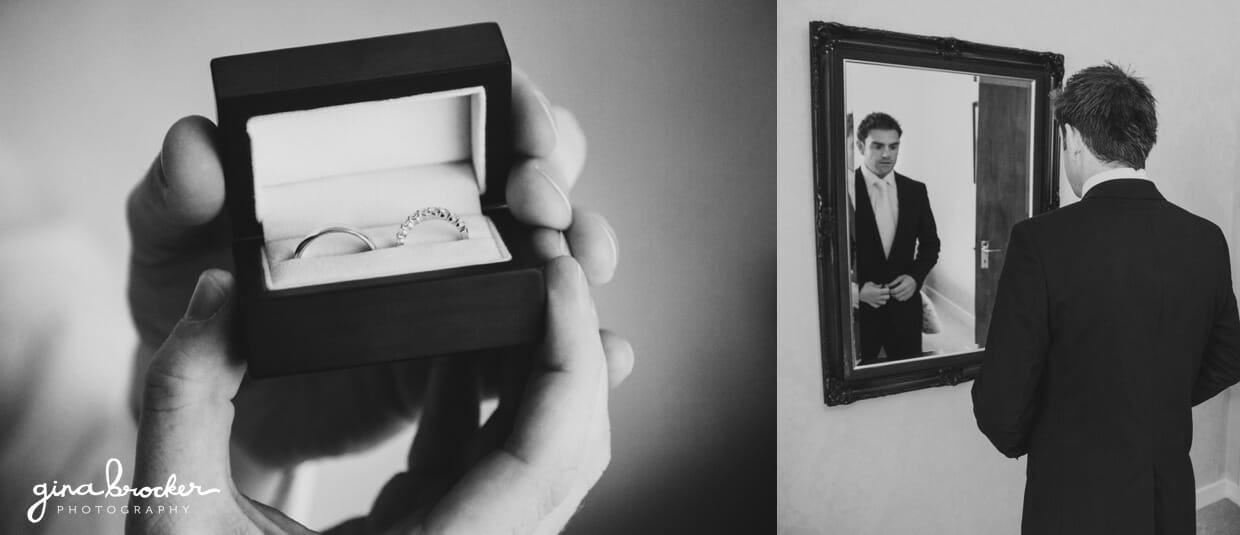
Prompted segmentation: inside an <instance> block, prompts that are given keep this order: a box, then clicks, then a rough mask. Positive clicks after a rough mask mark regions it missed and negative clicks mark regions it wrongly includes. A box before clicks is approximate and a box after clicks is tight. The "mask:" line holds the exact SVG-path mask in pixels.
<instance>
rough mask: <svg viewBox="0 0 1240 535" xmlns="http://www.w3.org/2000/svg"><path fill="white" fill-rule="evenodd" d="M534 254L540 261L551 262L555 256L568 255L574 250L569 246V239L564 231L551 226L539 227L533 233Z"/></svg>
mask: <svg viewBox="0 0 1240 535" xmlns="http://www.w3.org/2000/svg"><path fill="white" fill-rule="evenodd" d="M532 235H533V241H534V255H535V256H536V257H537V258H538V260H539V261H540V262H544V263H546V262H550V261H551V259H553V258H558V257H561V256H568V255H571V254H572V251H571V250H570V249H569V248H568V239H567V238H565V237H564V233H563V232H560V231H558V230H553V229H549V228H537V229H534V231H533V233H532Z"/></svg>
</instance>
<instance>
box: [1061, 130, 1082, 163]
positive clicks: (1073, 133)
mask: <svg viewBox="0 0 1240 535" xmlns="http://www.w3.org/2000/svg"><path fill="white" fill-rule="evenodd" d="M1063 143H1064V150H1066V151H1067V152H1068V154H1070V155H1072V156H1074V157H1075V156H1078V155H1080V154H1081V151H1082V150H1085V148H1086V147H1085V138H1083V137H1081V131H1080V130H1077V129H1076V128H1074V127H1073V126H1072V125H1070V124H1065V125H1063Z"/></svg>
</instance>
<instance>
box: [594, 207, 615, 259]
mask: <svg viewBox="0 0 1240 535" xmlns="http://www.w3.org/2000/svg"><path fill="white" fill-rule="evenodd" d="M590 215H591V216H593V217H594V219H596V220H598V223H599V226H601V227H603V233H604V234H606V235H607V241H608V242H610V243H611V254H612V259H614V260H615V261H616V263H617V264H618V263H620V240H619V239H617V238H616V233H615V231H613V230H611V225H608V224H607V220H606V219H603V216H600V215H598V214H590Z"/></svg>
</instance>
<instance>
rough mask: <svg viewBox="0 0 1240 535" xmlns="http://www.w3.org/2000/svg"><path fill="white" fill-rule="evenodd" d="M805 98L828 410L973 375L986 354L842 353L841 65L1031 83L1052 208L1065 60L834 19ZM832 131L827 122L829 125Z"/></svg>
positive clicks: (1039, 205)
mask: <svg viewBox="0 0 1240 535" xmlns="http://www.w3.org/2000/svg"><path fill="white" fill-rule="evenodd" d="M809 30H810V31H809V35H810V38H809V45H810V95H811V97H810V99H811V106H812V120H813V132H814V134H813V136H814V137H813V154H814V203H815V206H814V208H815V225H816V230H817V232H816V236H817V239H816V241H817V248H818V260H817V261H818V295H819V310H820V312H819V317H820V321H821V336H822V368H823V390H824V394H825V398H826V403H827V405H841V404H847V403H852V402H853V401H857V400H860V399H866V398H872V397H878V396H885V395H889V394H896V393H900V392H907V391H910V390H916V389H920V388H928V387H932V386H945V385H955V384H959V383H961V382H963V381H968V380H971V379H973V378H974V377H975V376H976V375H977V370H978V367H979V366H980V365H981V359H982V353H983V351H981V350H978V351H973V352H968V353H961V354H954V355H946V356H943V357H939V358H931V359H919V360H912V361H910V362H895V363H891V364H886V365H883V366H878V367H870V366H864V367H862V368H861V369H856V367H855V365H854V361H855V359H853V358H851V357H850V355H849V354H848V353H849V352H848V351H847V350H846V349H847V348H851V347H853V343H852V340H851V337H852V329H851V324H850V322H851V321H852V318H851V317H850V315H849V314H845V313H843V310H842V307H841V306H840V303H844V302H848V300H849V297H848V293H849V290H848V265H847V262H846V261H845V260H844V259H847V258H848V256H847V255H848V250H847V248H848V240H847V239H841V237H843V236H846V232H845V231H844V229H842V225H843V224H845V223H844V219H843V218H841V217H840V214H846V212H845V211H844V210H846V209H847V202H848V201H847V198H846V195H847V191H846V183H845V179H844V177H842V176H841V175H842V171H841V169H842V168H843V164H842V162H843V158H844V143H843V141H844V140H843V139H841V136H842V135H843V131H842V130H843V129H842V128H838V127H835V126H838V125H842V124H843V121H844V113H845V110H844V60H846V59H852V60H863V61H871V62H879V63H887V64H894V65H907V66H910V67H922V68H933V69H943V70H951V71H960V72H968V73H977V74H989V75H996V76H1008V77H1017V78H1024V79H1029V80H1034V81H1035V82H1036V84H1035V88H1034V94H1033V98H1034V102H1035V103H1036V106H1035V108H1034V114H1033V129H1034V136H1033V140H1034V142H1033V175H1032V180H1033V182H1034V183H1033V188H1032V192H1033V198H1032V201H1033V204H1032V206H1033V211H1034V213H1035V214H1039V213H1043V212H1046V211H1049V210H1051V209H1052V208H1054V207H1056V206H1058V205H1059V179H1058V175H1059V162H1058V156H1059V151H1057V150H1053V149H1054V147H1055V146H1056V145H1055V144H1056V142H1057V139H1058V137H1057V129H1056V128H1054V126H1053V118H1052V116H1051V111H1050V105H1049V104H1050V91H1051V89H1052V88H1058V87H1059V86H1060V83H1061V82H1062V79H1063V56H1062V55H1060V54H1053V53H1049V52H1032V51H1028V50H1019V49H1015V48H1007V47H1000V46H992V45H983V44H978V43H971V42H968V41H962V40H959V39H953V38H945V37H926V36H919V35H911V34H905V33H896V32H889V31H883V30H872V29H867V28H856V27H851V26H845V25H842V24H837V23H824V22H811V23H810V27H809ZM833 125H834V126H833Z"/></svg>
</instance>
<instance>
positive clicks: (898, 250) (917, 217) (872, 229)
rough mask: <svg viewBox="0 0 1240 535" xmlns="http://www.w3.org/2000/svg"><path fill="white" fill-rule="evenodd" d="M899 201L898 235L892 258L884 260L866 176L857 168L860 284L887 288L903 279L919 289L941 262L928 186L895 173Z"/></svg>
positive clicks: (858, 280)
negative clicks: (872, 283) (892, 281)
mask: <svg viewBox="0 0 1240 535" xmlns="http://www.w3.org/2000/svg"><path fill="white" fill-rule="evenodd" d="M895 175H896V198H897V200H898V201H899V204H900V215H899V217H898V218H897V220H896V234H895V237H894V238H893V239H892V240H891V254H890V255H889V256H888V257H884V256H883V245H882V244H883V242H882V239H881V238H880V237H879V234H878V224H877V223H875V222H874V207H873V206H871V205H870V192H869V188H868V187H866V183H865V176H864V175H862V173H861V168H857V171H856V174H855V177H854V180H855V181H856V188H855V190H856V195H857V199H856V205H857V207H856V223H857V236H856V240H857V283H858V285H864V284H865V283H866V282H874V283H876V284H885V283H888V282H891V279H894V278H896V277H898V276H900V275H905V274H907V275H910V276H912V277H913V278H914V279H917V288H918V289H921V284H922V283H923V282H925V280H926V275H927V274H929V273H930V269H931V268H933V267H934V265H935V264H936V263H938V261H939V246H940V244H939V233H938V229H937V228H936V227H935V225H934V214H933V213H932V212H931V211H930V197H929V196H928V195H927V194H926V185H925V184H922V183H921V182H918V181H916V180H913V179H911V178H909V177H906V176H904V175H902V174H900V173H896V174H895Z"/></svg>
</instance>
